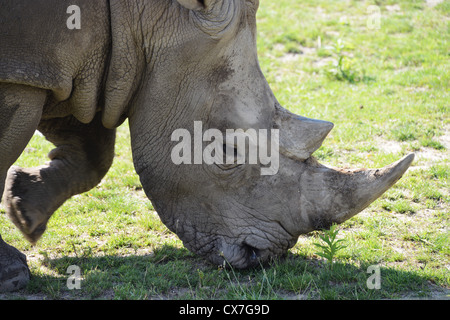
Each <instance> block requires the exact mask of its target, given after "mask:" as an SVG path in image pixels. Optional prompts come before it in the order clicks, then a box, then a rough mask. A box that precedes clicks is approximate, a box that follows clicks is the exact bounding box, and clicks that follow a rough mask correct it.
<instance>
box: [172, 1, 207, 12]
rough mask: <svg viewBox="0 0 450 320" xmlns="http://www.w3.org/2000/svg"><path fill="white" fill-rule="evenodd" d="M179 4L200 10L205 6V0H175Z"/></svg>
mask: <svg viewBox="0 0 450 320" xmlns="http://www.w3.org/2000/svg"><path fill="white" fill-rule="evenodd" d="M177 1H178V3H179V4H181V5H182V6H183V7H185V8H186V9H189V10H200V9H204V8H205V0H177Z"/></svg>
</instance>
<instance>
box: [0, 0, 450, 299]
mask: <svg viewBox="0 0 450 320" xmlns="http://www.w3.org/2000/svg"><path fill="white" fill-rule="evenodd" d="M369 5H378V6H379V8H380V12H381V23H380V28H379V29H371V28H368V27H367V19H368V17H367V8H368V6H369ZM449 13H450V7H449V2H448V1H447V2H446V1H444V2H443V3H441V4H438V5H437V6H435V7H429V6H427V5H426V3H425V1H406V0H399V1H384V0H377V1H356V0H351V1H333V0H314V1H312V0H305V1H299V0H296V1H293V0H280V1H262V2H261V8H260V11H259V13H258V23H259V29H258V34H259V40H258V49H259V56H260V62H261V67H262V69H263V71H264V73H265V75H266V77H267V79H268V81H269V82H270V85H271V87H272V89H273V91H274V92H275V94H276V96H277V98H278V100H279V101H280V103H281V104H283V105H284V106H285V107H286V108H288V109H290V110H291V111H293V112H296V113H299V114H301V115H303V116H307V117H312V118H318V119H324V120H329V121H332V122H334V123H335V128H334V130H333V131H332V132H331V133H330V135H329V137H328V138H327V139H326V140H325V142H324V145H323V146H322V147H321V148H320V149H319V150H318V151H317V152H316V153H315V155H316V157H317V158H318V159H319V160H320V161H321V162H322V163H325V164H329V165H333V166H340V167H347V166H348V167H358V166H360V167H382V166H384V165H387V164H389V163H391V162H393V161H396V160H398V159H399V158H400V157H402V156H403V155H405V154H407V153H408V152H412V151H414V152H416V155H417V157H416V160H415V162H414V164H413V167H412V168H411V169H410V170H409V171H408V172H407V173H406V174H405V176H404V177H403V178H402V179H401V180H400V181H399V182H398V183H397V184H396V185H395V186H394V187H393V188H391V189H390V190H389V191H388V192H387V193H386V194H385V195H383V196H382V197H381V198H380V199H379V200H377V201H376V202H375V203H373V204H372V205H371V206H370V207H369V208H367V209H366V210H364V211H363V212H362V213H361V214H359V215H357V216H355V217H354V218H352V219H350V220H349V221H347V222H345V223H344V224H342V225H340V226H339V227H338V230H339V235H338V237H339V239H345V245H346V247H345V248H342V249H341V250H339V251H338V252H337V253H336V255H335V256H334V264H333V268H332V269H331V268H329V267H328V266H327V261H326V260H325V259H323V258H321V257H320V256H319V255H317V248H316V247H315V245H314V243H320V236H321V235H322V233H321V232H313V233H311V234H308V235H304V236H301V237H300V239H299V241H298V243H297V245H296V246H295V247H294V248H292V249H291V250H290V251H289V252H288V253H287V255H286V256H285V257H283V258H282V259H278V260H274V261H271V262H270V263H269V264H267V265H264V266H260V267H257V268H255V269H252V270H245V271H237V270H233V269H224V268H222V267H219V266H213V265H210V264H208V263H207V262H205V261H204V260H202V259H200V258H198V257H197V256H195V255H194V254H192V253H190V252H189V251H187V250H186V249H185V248H184V247H183V246H182V243H181V242H180V240H179V239H178V238H177V237H176V236H175V235H174V234H172V233H171V232H169V231H168V230H167V229H166V227H165V226H164V225H163V224H162V223H161V222H160V220H159V218H158V217H157V215H156V213H155V211H154V209H153V207H152V204H151V203H150V201H149V200H148V199H147V198H146V197H145V194H144V192H143V190H142V188H141V185H140V183H139V178H138V176H137V175H136V173H135V172H134V168H133V164H132V159H131V151H130V146H129V134H128V128H127V124H126V123H125V124H124V125H123V126H122V127H120V128H119V130H118V139H117V149H116V158H115V161H114V164H113V167H112V169H111V170H110V171H109V173H108V175H107V176H106V177H105V179H104V180H103V181H102V183H101V184H100V185H99V186H98V187H96V188H95V189H93V190H91V191H89V192H87V193H85V194H82V195H78V196H76V197H73V198H72V199H70V200H69V201H67V202H66V203H65V204H64V205H63V206H62V207H61V208H60V209H59V210H58V211H57V212H56V213H55V215H54V216H53V217H52V219H51V221H50V223H49V226H48V231H47V232H46V233H45V234H44V236H43V238H42V239H41V240H40V242H39V243H38V245H37V246H36V247H31V246H30V245H29V244H28V243H27V242H26V241H25V240H24V239H23V238H22V236H21V234H20V232H18V231H17V230H16V229H15V227H14V226H13V225H12V223H11V222H9V221H8V220H7V218H6V217H5V215H4V214H3V213H4V211H0V230H1V232H2V237H3V238H4V239H5V240H6V241H7V242H8V243H10V244H12V245H14V246H15V247H17V248H18V249H20V250H21V251H23V252H24V253H26V254H27V257H28V261H29V265H30V269H31V272H32V275H33V278H32V280H31V282H30V284H29V286H28V287H27V288H26V289H24V290H22V291H20V292H19V293H15V294H8V295H2V296H1V298H5V299H26V298H41V299H402V298H408V297H415V298H436V297H441V298H447V299H448V298H449V296H448V295H449V288H450V270H449V269H450V259H449V257H450V232H449V225H450V221H449V201H450V197H449V191H448V190H449V184H448V182H449V181H448V178H449V177H448V176H449V162H448V155H449V152H448V148H449V107H450V106H449V102H448V101H450V97H449V90H448V84H449V83H450V63H449V55H450V52H449V50H448V43H449V40H450V36H449V35H450V33H449V27H448V22H449V20H448V17H449ZM319 37H320V46H319V41H318V39H319ZM338 43H341V44H342V43H343V44H345V46H343V47H342V48H341V49H340V51H339V52H337V51H335V52H332V51H331V52H330V50H328V49H327V48H326V47H329V46H333V45H336V44H338ZM339 55H341V56H342V57H344V58H343V60H342V61H341V64H342V63H345V60H347V62H348V63H347V64H345V65H343V64H342V65H341V67H343V68H344V69H342V70H344V72H347V73H346V74H347V75H349V74H350V75H351V74H353V75H355V77H354V78H353V80H354V81H348V79H345V77H344V78H343V77H341V76H342V74H341V75H340V74H339V72H340V70H339V69H338V70H337V71H339V72H338V73H335V74H334V76H330V68H331V67H333V62H336V61H337V62H338V63H339ZM336 58H338V60H336ZM333 59H334V60H333ZM334 66H336V64H334ZM338 67H339V65H338ZM334 71H336V70H334ZM334 71H333V72H334ZM332 75H333V73H332ZM362 75H363V76H364V78H362V77H361V76H362ZM359 79H365V80H362V81H356V80H359ZM51 148H52V146H51V145H49V144H48V143H47V142H46V141H45V140H44V138H43V137H42V136H40V135H35V137H34V138H33V140H32V141H31V142H30V144H29V146H28V147H27V149H26V150H25V152H24V153H23V154H22V156H21V158H20V159H19V160H18V162H17V164H18V165H21V166H37V165H40V164H42V163H44V162H45V161H47V159H46V153H47V152H48V151H49V150H51ZM71 265H77V266H79V267H80V269H81V271H82V275H81V276H82V282H81V289H80V290H68V288H67V286H66V283H67V278H68V276H69V275H68V274H67V268H68V267H69V266H71ZM372 265H377V266H379V267H380V274H381V289H379V290H371V289H369V288H368V287H367V283H366V282H367V279H368V277H369V276H370V274H368V273H367V270H368V268H369V267H370V266H372Z"/></svg>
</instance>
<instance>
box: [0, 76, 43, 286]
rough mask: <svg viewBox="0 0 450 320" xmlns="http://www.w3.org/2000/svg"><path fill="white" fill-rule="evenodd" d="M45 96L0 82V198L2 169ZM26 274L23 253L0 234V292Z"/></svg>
mask: <svg viewBox="0 0 450 320" xmlns="http://www.w3.org/2000/svg"><path fill="white" fill-rule="evenodd" d="M46 96H47V94H46V92H45V91H44V90H40V89H36V88H32V87H27V86H23V85H16V84H7V83H0V201H1V198H2V194H3V188H4V183H5V177H6V172H7V170H8V168H9V167H10V166H11V165H12V164H13V163H14V162H15V161H16V160H17V158H18V157H19V155H20V154H21V153H22V151H23V149H24V148H25V147H26V145H27V143H28V141H29V140H30V139H31V137H32V136H33V133H34V131H35V130H36V128H37V126H38V124H39V120H40V118H41V114H42V107H43V105H44V103H45V99H46ZM29 278H30V272H29V270H28V266H27V262H26V257H25V255H24V254H22V253H21V252H20V251H19V250H17V249H16V248H14V247H12V246H10V245H8V244H7V243H5V242H4V241H3V239H2V238H1V236H0V292H6V291H14V290H17V289H20V288H22V287H23V286H25V284H26V283H27V282H28V280H29Z"/></svg>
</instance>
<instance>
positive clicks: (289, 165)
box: [104, 0, 414, 268]
mask: <svg viewBox="0 0 450 320" xmlns="http://www.w3.org/2000/svg"><path fill="white" fill-rule="evenodd" d="M257 7H258V1H257V0H203V1H200V0H178V1H152V2H151V4H149V8H144V7H142V8H138V9H136V10H140V11H139V12H140V14H141V19H143V21H141V23H140V28H139V32H137V33H136V34H137V35H136V34H135V38H134V40H135V41H138V42H139V41H142V46H141V47H140V48H139V49H137V50H135V51H134V52H135V54H136V56H138V57H142V58H143V59H145V63H142V64H141V65H139V64H138V66H139V68H141V69H140V70H134V73H131V74H134V76H133V77H132V79H131V80H130V82H133V81H135V82H136V79H138V80H140V81H139V85H133V88H134V90H135V95H134V96H133V98H130V99H131V100H130V108H129V111H128V114H127V115H128V117H129V123H130V129H131V139H132V148H133V158H134V163H135V167H136V170H137V172H138V174H139V176H140V178H141V182H142V185H143V187H144V190H145V191H146V194H147V195H148V197H149V198H150V199H151V200H152V202H153V204H154V206H155V208H156V210H157V212H158V214H159V215H160V217H161V219H162V221H163V222H164V223H165V224H166V225H167V226H168V228H169V229H171V230H172V231H173V232H175V233H176V234H177V235H178V236H179V237H180V239H181V240H182V241H183V243H184V244H185V246H186V247H187V248H188V249H190V250H192V251H193V252H196V253H198V254H199V255H202V256H205V257H207V258H208V259H209V260H210V261H212V262H213V263H217V264H222V263H224V262H225V261H226V262H227V263H229V264H230V265H232V266H234V267H237V268H246V267H250V266H254V265H256V264H258V263H259V261H264V260H266V259H268V258H269V257H271V256H276V255H280V254H282V253H284V252H286V250H288V249H289V248H291V247H292V246H293V245H294V244H295V243H296V241H297V239H298V236H299V235H300V234H303V233H306V232H309V231H312V230H316V229H322V228H327V227H329V226H330V225H331V224H332V223H341V222H343V221H345V220H347V219H349V218H350V217H352V216H353V215H355V214H356V213H358V212H360V211H361V210H363V209H364V208H365V207H367V206H368V205H369V204H370V203H371V202H372V201H374V200H375V199H376V198H378V197H379V196H380V195H381V194H382V193H383V192H385V191H386V190H387V189H388V188H389V187H391V186H392V185H393V184H394V183H395V182H396V181H397V180H398V179H399V178H400V177H401V176H402V174H403V173H404V172H405V171H406V169H407V168H408V167H409V165H410V164H411V162H412V160H413V158H414V155H409V156H407V157H405V158H404V159H402V160H400V161H399V162H397V163H395V164H392V165H390V166H388V167H385V168H383V169H379V170H341V169H333V168H329V167H326V166H323V165H321V164H319V163H318V162H317V161H315V160H314V158H312V156H311V154H312V153H313V152H314V151H315V150H317V149H318V148H319V147H320V145H321V144H322V142H323V140H324V139H325V137H326V136H327V134H328V133H329V131H330V130H331V129H332V127H333V125H332V123H330V122H327V121H320V120H313V119H308V118H304V117H301V116H297V115H295V114H292V113H290V112H289V111H287V110H286V109H284V108H283V107H281V106H280V105H279V103H278V102H277V100H276V98H275V97H274V95H273V93H272V91H271V89H270V87H269V85H268V83H267V81H266V79H265V78H264V76H263V74H262V72H261V70H260V67H259V64H258V58H257V52H256V11H257ZM142 17H144V18H142ZM136 39H137V40H136ZM113 43H114V42H113ZM114 54H115V53H114V52H113V59H114ZM112 71H114V70H112ZM136 75H139V76H136ZM116 80H117V79H116ZM109 116H110V115H109V114H106V115H105V119H104V121H105V122H106V123H108V121H109V119H108V117H109ZM238 129H241V131H239V130H238ZM242 131H243V132H244V133H245V136H246V139H245V141H253V146H257V147H256V148H253V149H252V148H250V145H251V143H248V144H247V147H246V148H244V149H240V148H239V146H238V145H237V142H236V141H237V139H236V140H234V139H228V137H229V136H230V135H231V134H232V133H233V132H242ZM213 142H214V143H215V144H213ZM208 146H210V147H211V148H210V149H209V150H208V149H207V148H208ZM205 150H208V152H205ZM220 150H222V151H223V154H221V152H220ZM260 150H261V151H264V152H260ZM252 152H253V158H251V157H252ZM255 152H256V156H255V154H254V153H255ZM208 155H210V156H211V157H209V158H208ZM244 156H246V157H244ZM264 156H265V157H264ZM221 157H223V158H222V159H223V160H224V161H222V163H221V161H220V158H221ZM230 157H231V158H232V160H231V161H228V160H229V159H230ZM243 158H244V161H242V159H243ZM214 159H215V160H216V161H214ZM250 159H253V160H252V161H250Z"/></svg>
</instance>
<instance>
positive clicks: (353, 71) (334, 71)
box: [325, 39, 369, 83]
mask: <svg viewBox="0 0 450 320" xmlns="http://www.w3.org/2000/svg"><path fill="white" fill-rule="evenodd" d="M325 49H328V51H329V52H330V56H331V60H330V63H329V64H328V66H327V69H326V70H325V73H326V74H327V75H328V76H329V77H330V78H331V79H335V80H339V81H347V82H349V83H356V82H360V81H363V80H368V79H369V77H367V76H366V75H365V71H364V70H358V68H357V66H356V64H355V62H354V60H353V59H352V58H351V57H350V55H349V54H346V51H345V49H348V48H347V46H346V45H345V43H344V41H342V39H338V40H337V41H336V42H335V43H334V44H332V45H331V46H328V47H326V48H325Z"/></svg>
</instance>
